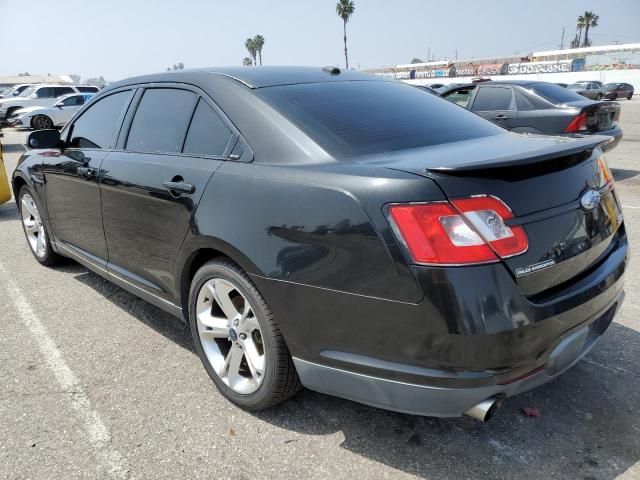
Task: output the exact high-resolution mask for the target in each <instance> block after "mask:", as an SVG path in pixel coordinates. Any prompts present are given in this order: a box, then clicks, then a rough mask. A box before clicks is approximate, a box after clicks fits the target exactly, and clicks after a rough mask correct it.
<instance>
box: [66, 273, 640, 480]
mask: <svg viewBox="0 0 640 480" xmlns="http://www.w3.org/2000/svg"><path fill="white" fill-rule="evenodd" d="M75 265H76V267H72V266H64V267H61V268H63V269H66V271H69V270H68V269H70V268H75V269H77V275H76V278H77V280H79V281H80V282H82V283H83V284H85V285H88V286H90V287H92V288H94V289H95V290H96V291H98V292H99V293H100V294H101V295H104V296H105V297H106V298H108V299H109V300H110V301H111V302H113V303H114V304H115V305H116V306H118V307H119V308H121V309H123V310H125V311H126V312H128V313H129V314H131V315H132V316H133V317H135V318H136V319H138V320H139V321H141V322H142V323H144V324H145V325H147V326H149V327H150V328H152V329H154V330H155V331H156V332H158V333H160V334H162V335H163V336H165V337H166V338H168V339H169V340H171V341H173V342H175V343H176V344H178V345H179V346H181V347H183V348H185V349H186V350H188V351H190V352H192V353H194V354H195V350H194V348H193V345H192V342H191V335H190V333H189V329H188V328H187V327H186V326H185V325H183V324H182V323H181V322H180V321H179V320H177V319H175V318H174V317H172V316H171V315H169V314H167V313H165V312H163V311H162V310H160V309H158V308H156V307H154V306H152V305H150V304H148V303H146V302H144V301H143V300H140V299H138V298H137V297H135V296H134V295H132V294H130V293H128V292H126V291H125V290H123V289H121V288H120V287H118V286H116V285H114V284H112V283H111V282H109V281H107V280H104V279H103V278H102V277H100V276H98V275H96V274H94V273H92V272H88V271H87V270H86V269H85V268H84V267H82V266H79V265H77V264H75ZM71 271H74V272H75V270H71ZM639 395H640V333H638V332H637V331H635V330H633V329H630V328H627V327H625V326H622V325H620V324H618V323H615V322H614V323H613V324H612V325H611V327H610V328H609V330H608V331H607V333H606V334H605V335H604V336H603V338H602V339H601V341H600V342H599V344H598V345H597V346H596V347H595V348H594V350H593V351H592V352H591V353H590V354H589V355H588V356H587V357H586V358H585V359H584V360H583V361H581V362H580V363H579V364H578V365H576V366H575V367H574V368H572V369H571V370H570V371H568V372H567V373H565V374H564V375H562V376H561V377H560V378H558V379H556V380H555V381H554V382H552V383H550V384H547V385H545V386H542V387H540V388H538V389H536V390H533V391H531V392H527V393H524V394H522V395H519V396H516V397H512V398H509V399H508V400H507V401H506V402H505V405H504V406H503V407H502V408H501V409H500V410H499V412H498V414H497V415H496V416H495V417H494V419H492V420H491V422H488V423H480V422H478V421H476V420H473V419H471V418H468V417H460V418H449V419H438V418H429V417H420V416H414V415H406V414H401V413H396V412H390V411H385V410H381V409H377V408H373V407H369V406H366V405H361V404H358V403H355V402H351V401H348V400H344V399H340V398H336V397H331V396H328V395H322V394H319V393H315V392H312V391H309V390H303V391H301V392H300V393H298V394H297V395H296V396H295V397H294V398H293V399H291V400H290V401H287V402H284V403H283V404H281V405H279V406H277V407H275V408H273V409H270V410H267V411H263V412H254V413H252V415H253V416H254V417H255V418H256V419H259V420H261V421H263V422H267V423H269V424H271V425H274V426H276V427H278V428H282V429H285V430H288V431H290V432H291V437H290V438H289V439H288V440H286V443H291V442H298V441H306V440H305V437H307V436H327V435H338V436H339V438H340V437H343V438H344V439H343V440H341V447H342V448H344V449H345V450H347V451H349V452H352V453H355V454H357V455H361V456H363V457H365V458H367V459H370V460H373V461H375V462H379V463H382V464H384V465H386V466H389V467H391V468H393V469H396V470H398V471H401V472H405V473H408V474H411V475H415V476H417V477H420V478H437V479H460V478H545V479H547V478H571V479H574V478H580V479H585V480H588V479H614V478H616V477H617V476H618V475H620V474H621V473H622V472H624V471H626V470H627V469H628V468H630V467H631V466H632V465H634V464H635V463H636V462H638V461H639V460H640V442H638V441H637V440H638V438H639V436H640V415H639V414H640V404H638V401H637V399H638V397H639ZM525 407H533V408H535V409H537V410H538V412H539V416H526V415H525V414H524V413H523V412H524V409H525ZM523 472H526V473H523Z"/></svg>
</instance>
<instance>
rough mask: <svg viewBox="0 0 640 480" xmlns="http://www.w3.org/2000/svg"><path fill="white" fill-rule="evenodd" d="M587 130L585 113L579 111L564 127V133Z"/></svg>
mask: <svg viewBox="0 0 640 480" xmlns="http://www.w3.org/2000/svg"><path fill="white" fill-rule="evenodd" d="M586 130H587V114H586V113H585V112H580V113H579V114H578V115H577V116H576V117H575V118H574V119H573V120H571V122H569V125H567V128H565V129H564V131H565V133H575V132H584V131H586Z"/></svg>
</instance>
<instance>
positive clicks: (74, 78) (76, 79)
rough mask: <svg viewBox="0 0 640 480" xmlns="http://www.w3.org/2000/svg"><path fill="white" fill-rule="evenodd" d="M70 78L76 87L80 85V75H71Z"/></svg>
mask: <svg viewBox="0 0 640 480" xmlns="http://www.w3.org/2000/svg"><path fill="white" fill-rule="evenodd" d="M69 77H71V81H72V82H73V83H74V84H75V85H80V80H81V79H82V77H80V75H76V74H74V73H72V74H70V75H69Z"/></svg>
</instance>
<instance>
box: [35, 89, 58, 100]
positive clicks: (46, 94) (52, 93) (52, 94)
mask: <svg viewBox="0 0 640 480" xmlns="http://www.w3.org/2000/svg"><path fill="white" fill-rule="evenodd" d="M36 96H37V97H38V98H56V97H57V95H56V90H55V88H53V87H42V88H39V89H38V90H37V92H36Z"/></svg>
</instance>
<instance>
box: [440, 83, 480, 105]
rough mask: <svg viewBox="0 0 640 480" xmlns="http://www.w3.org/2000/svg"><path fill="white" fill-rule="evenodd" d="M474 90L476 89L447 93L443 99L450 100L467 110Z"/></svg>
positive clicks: (462, 89)
mask: <svg viewBox="0 0 640 480" xmlns="http://www.w3.org/2000/svg"><path fill="white" fill-rule="evenodd" d="M474 90H475V87H469V88H461V89H458V90H454V91H453V92H449V93H447V94H446V95H444V97H443V98H444V99H445V100H449V101H450V102H452V103H455V104H457V105H460V106H461V107H465V108H467V106H468V105H469V100H470V99H471V95H472V94H473V91H474Z"/></svg>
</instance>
